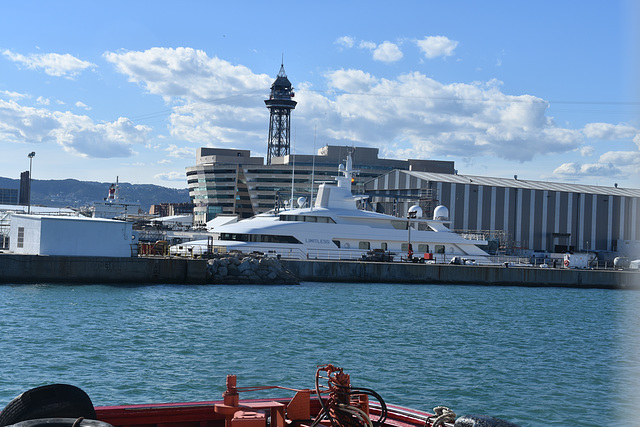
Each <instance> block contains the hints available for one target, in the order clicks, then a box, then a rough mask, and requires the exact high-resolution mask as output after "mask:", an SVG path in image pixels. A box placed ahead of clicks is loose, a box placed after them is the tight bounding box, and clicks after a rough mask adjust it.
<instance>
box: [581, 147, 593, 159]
mask: <svg viewBox="0 0 640 427" xmlns="http://www.w3.org/2000/svg"><path fill="white" fill-rule="evenodd" d="M594 152H595V148H593V146H591V145H585V146H584V147H581V148H580V155H581V156H583V157H589V156H592V155H593V153H594Z"/></svg>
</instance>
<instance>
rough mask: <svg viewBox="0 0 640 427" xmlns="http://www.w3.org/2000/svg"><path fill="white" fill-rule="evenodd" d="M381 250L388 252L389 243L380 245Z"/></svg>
mask: <svg viewBox="0 0 640 427" xmlns="http://www.w3.org/2000/svg"><path fill="white" fill-rule="evenodd" d="M380 249H382V250H383V251H386V250H387V242H382V243H381V244H380Z"/></svg>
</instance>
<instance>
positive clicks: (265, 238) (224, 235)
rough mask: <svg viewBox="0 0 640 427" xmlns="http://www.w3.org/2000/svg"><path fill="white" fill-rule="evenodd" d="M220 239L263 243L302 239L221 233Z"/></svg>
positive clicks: (269, 235)
mask: <svg viewBox="0 0 640 427" xmlns="http://www.w3.org/2000/svg"><path fill="white" fill-rule="evenodd" d="M220 240H233V241H236V242H262V243H296V244H299V243H300V241H299V240H298V239H296V238H295V237H293V236H283V235H277V234H235V233H220Z"/></svg>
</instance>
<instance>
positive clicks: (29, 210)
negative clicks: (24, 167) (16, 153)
mask: <svg viewBox="0 0 640 427" xmlns="http://www.w3.org/2000/svg"><path fill="white" fill-rule="evenodd" d="M35 155H36V152H35V151H32V152H30V153H29V154H28V155H27V157H29V198H28V200H29V202H28V207H27V213H28V214H31V166H32V165H33V158H34V157H35Z"/></svg>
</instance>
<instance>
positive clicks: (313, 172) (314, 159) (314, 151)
mask: <svg viewBox="0 0 640 427" xmlns="http://www.w3.org/2000/svg"><path fill="white" fill-rule="evenodd" d="M315 173H316V126H314V127H313V161H312V162H311V200H310V201H309V206H310V207H311V210H312V211H313V180H314V176H315Z"/></svg>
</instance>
